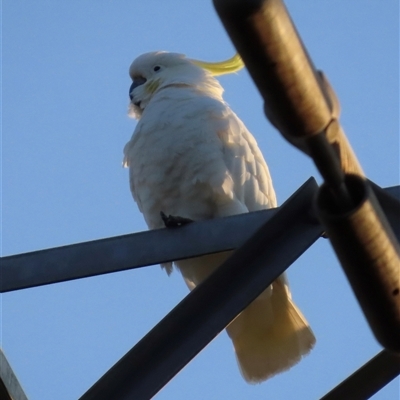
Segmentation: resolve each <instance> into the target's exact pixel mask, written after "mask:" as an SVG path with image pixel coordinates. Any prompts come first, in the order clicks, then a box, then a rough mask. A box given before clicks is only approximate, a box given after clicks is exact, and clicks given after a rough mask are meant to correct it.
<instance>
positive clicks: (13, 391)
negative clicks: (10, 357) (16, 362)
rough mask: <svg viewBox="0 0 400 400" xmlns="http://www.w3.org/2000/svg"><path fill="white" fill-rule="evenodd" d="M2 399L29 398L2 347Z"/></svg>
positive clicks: (20, 399)
mask: <svg viewBox="0 0 400 400" xmlns="http://www.w3.org/2000/svg"><path fill="white" fill-rule="evenodd" d="M0 399H4V400H28V398H27V397H26V395H25V393H24V391H23V389H22V387H21V385H20V384H19V382H18V379H17V377H16V376H15V374H14V371H13V370H12V368H11V366H10V364H9V363H8V361H7V358H6V357H5V355H4V353H3V350H2V349H0Z"/></svg>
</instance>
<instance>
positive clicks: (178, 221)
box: [160, 211, 193, 228]
mask: <svg viewBox="0 0 400 400" xmlns="http://www.w3.org/2000/svg"><path fill="white" fill-rule="evenodd" d="M160 215H161V218H162V220H163V221H164V224H165V226H166V227H167V228H175V227H177V226H183V225H186V224H190V223H191V222H193V220H192V219H190V218H184V217H175V216H173V215H168V216H167V215H166V214H165V213H163V212H162V211H160Z"/></svg>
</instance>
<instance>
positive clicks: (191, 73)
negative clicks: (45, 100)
mask: <svg viewBox="0 0 400 400" xmlns="http://www.w3.org/2000/svg"><path fill="white" fill-rule="evenodd" d="M242 66H243V63H242V61H241V59H240V57H239V56H235V57H233V58H232V59H230V60H228V61H226V62H221V63H204V62H201V61H197V60H192V59H189V58H187V57H185V56H184V55H182V54H177V53H169V52H164V51H158V52H151V53H146V54H143V55H141V56H139V57H138V58H137V59H136V60H135V61H134V62H133V63H132V65H131V66H130V69H129V74H130V77H131V78H132V81H133V83H132V85H131V87H130V89H129V96H130V99H131V102H130V113H131V115H132V116H134V117H136V118H137V119H138V120H139V121H138V123H137V126H136V129H135V131H134V133H133V136H132V138H131V140H130V141H129V142H128V143H127V144H126V146H125V148H124V165H125V166H126V167H129V180H130V188H131V191H132V195H133V198H134V199H135V201H136V202H137V204H138V206H139V209H140V211H141V212H142V213H143V215H144V218H145V220H146V223H147V225H148V227H149V228H150V229H157V228H163V227H165V225H168V223H169V222H171V221H172V222H174V220H175V221H178V222H181V221H186V220H187V221H189V220H192V221H199V220H204V219H210V218H218V217H225V216H228V215H234V214H240V213H247V212H250V211H257V210H262V209H266V208H271V207H276V205H277V203H276V197H275V192H274V189H273V187H272V180H271V177H270V174H269V171H268V167H267V164H266V163H265V161H264V158H263V156H262V154H261V152H260V149H259V148H258V146H257V143H256V141H255V139H254V137H253V136H252V135H251V133H250V132H249V131H248V130H247V129H246V127H245V125H244V124H243V122H242V121H241V120H240V119H239V118H238V117H237V116H236V114H235V113H234V112H233V111H232V110H231V109H230V108H229V106H228V104H227V103H225V101H224V100H223V98H222V93H223V88H222V87H221V85H220V84H219V82H218V81H217V80H216V79H215V78H214V76H215V75H221V74H225V73H230V72H235V71H237V70H239V69H240V68H242ZM160 213H161V214H160ZM166 214H167V215H170V217H169V218H168V217H166ZM231 253H232V252H224V253H218V254H211V255H207V256H201V257H197V258H191V259H187V260H181V261H177V262H175V265H176V266H177V268H178V269H179V270H180V272H181V273H182V275H183V278H184V279H185V282H186V284H187V285H188V287H189V289H193V288H194V287H196V286H197V285H198V284H200V283H201V282H202V281H203V280H204V279H206V278H207V276H208V275H209V274H210V273H211V272H212V271H213V270H215V269H216V268H218V266H220V265H221V263H223V262H224V261H225V260H226V259H227V258H228V257H229V255H230V254H231ZM162 267H163V268H165V269H166V270H167V272H168V274H169V273H171V271H172V265H171V264H167V265H163V266H162ZM226 330H227V332H228V335H229V336H230V338H231V339H232V342H233V346H234V349H235V354H236V357H237V360H238V364H239V367H240V371H241V373H242V375H243V377H244V378H245V380H246V381H248V382H250V383H257V382H261V381H263V380H265V379H267V378H269V377H271V376H273V375H275V374H277V373H278V372H281V371H284V370H287V369H288V368H290V367H291V366H293V365H294V364H296V363H297V362H298V361H299V360H300V359H301V357H302V356H304V355H305V354H307V353H308V352H309V351H310V350H311V348H312V347H313V345H314V343H315V338H314V335H313V333H312V331H311V329H310V327H309V325H308V323H307V321H306V319H305V318H304V317H303V315H302V313H301V312H300V311H299V309H298V308H297V307H296V305H295V304H294V303H293V301H292V300H291V295H290V291H289V287H288V282H287V279H286V276H285V275H281V276H280V277H279V278H278V279H277V280H276V281H275V282H274V283H273V284H272V285H271V286H270V287H268V288H267V289H266V290H265V291H264V292H263V293H262V294H261V295H260V296H259V297H258V298H257V299H256V300H255V301H254V302H253V303H251V304H250V305H249V306H248V307H247V308H246V309H245V310H244V311H242V313H241V314H239V316H238V317H237V318H236V319H235V320H234V321H233V322H231V323H230V324H229V325H228V327H227V328H226Z"/></svg>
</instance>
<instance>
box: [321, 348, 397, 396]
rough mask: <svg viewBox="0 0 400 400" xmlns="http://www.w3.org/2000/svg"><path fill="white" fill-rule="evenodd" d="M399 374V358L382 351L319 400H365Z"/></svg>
mask: <svg viewBox="0 0 400 400" xmlns="http://www.w3.org/2000/svg"><path fill="white" fill-rule="evenodd" d="M399 374H400V356H398V355H395V354H393V353H390V352H388V351H386V350H382V351H381V352H380V353H379V354H377V355H376V356H375V357H374V358H372V359H371V360H369V361H368V362H367V363H366V364H364V365H363V366H362V367H361V368H359V369H358V370H357V371H355V372H354V373H353V374H351V375H350V376H349V377H348V378H347V379H345V380H344V381H343V382H342V383H340V384H339V385H338V386H336V387H335V388H334V389H332V390H331V391H330V392H329V393H327V394H326V395H325V396H323V397H321V400H343V399H351V400H366V399H369V398H370V397H372V396H373V395H374V394H375V393H377V392H378V391H379V390H381V389H382V388H383V387H384V386H386V385H387V384H388V383H389V382H391V381H392V380H393V379H395V378H396V377H397V376H398V375H399Z"/></svg>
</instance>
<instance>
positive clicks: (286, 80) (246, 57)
mask: <svg viewBox="0 0 400 400" xmlns="http://www.w3.org/2000/svg"><path fill="white" fill-rule="evenodd" d="M213 1H214V6H215V9H216V11H217V13H218V15H219V17H220V19H221V21H222V23H223V25H224V27H225V29H226V31H227V33H228V35H229V36H230V38H231V40H232V43H233V44H234V46H235V47H236V49H237V51H238V52H239V54H240V56H241V57H242V59H243V61H244V63H245V65H246V67H247V69H248V71H249V73H250V75H251V77H252V78H253V81H254V82H255V84H256V86H257V88H258V90H259V91H260V93H261V95H262V97H263V99H264V110H265V114H266V116H267V118H268V119H269V120H270V122H271V123H272V124H273V125H274V126H275V127H276V128H277V129H278V130H279V131H280V132H281V134H282V135H283V136H284V137H285V138H286V139H287V140H288V141H289V142H290V143H292V144H293V145H294V146H296V147H298V148H299V149H300V150H302V151H304V152H305V153H307V154H308V155H311V153H313V156H315V155H316V154H317V155H318V154H320V153H324V156H323V157H320V158H318V159H316V160H315V161H316V164H317V166H318V168H319V170H320V172H321V175H322V176H324V177H328V178H329V177H332V176H333V177H334V178H335V179H334V180H337V179H339V180H340V176H339V175H340V172H341V171H340V168H337V167H336V165H335V164H340V165H341V167H342V170H343V171H344V172H347V173H355V174H359V175H362V174H363V172H362V169H361V167H360V165H359V163H358V161H357V159H356V157H355V155H354V153H353V150H352V149H351V147H350V145H349V143H348V141H347V138H346V136H345V135H344V133H343V130H342V129H341V127H340V124H338V122H337V119H338V118H339V113H340V107H339V102H338V100H337V98H336V95H335V93H334V91H333V89H332V87H331V86H330V84H329V82H328V80H327V78H326V77H325V76H324V75H323V74H322V73H321V72H320V71H317V70H316V68H315V67H314V65H313V62H312V60H311V58H310V57H309V55H308V53H307V49H306V48H305V46H304V44H303V43H302V40H301V38H300V36H299V34H298V32H297V30H296V27H295V25H294V24H293V22H292V20H291V18H290V15H289V13H288V11H287V9H286V7H285V5H284V3H283V1H282V0H252V1H248V0H213ZM320 134H322V136H323V139H325V140H327V141H328V142H329V143H330V144H331V145H332V150H334V152H333V153H332V152H330V151H328V152H326V151H325V152H324V151H323V150H329V148H328V147H326V146H323V145H322V146H321V144H322V143H321V142H322V141H321V138H318V135H320ZM326 157H329V162H328V161H327V158H326ZM321 159H322V160H323V162H322V161H321V162H320V160H321ZM337 160H339V161H340V162H339V163H337Z"/></svg>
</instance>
